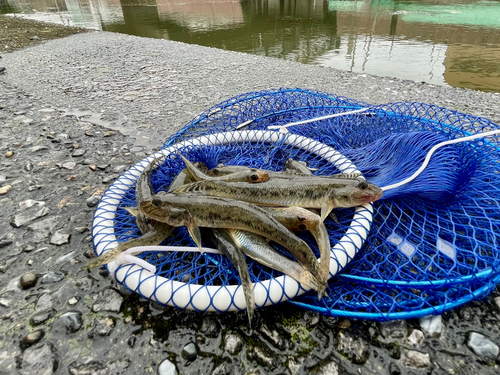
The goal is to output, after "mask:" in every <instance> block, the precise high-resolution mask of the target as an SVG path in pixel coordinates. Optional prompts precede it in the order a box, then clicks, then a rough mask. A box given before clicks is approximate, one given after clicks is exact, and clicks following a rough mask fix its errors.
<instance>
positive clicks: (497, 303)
mask: <svg viewBox="0 0 500 375" xmlns="http://www.w3.org/2000/svg"><path fill="white" fill-rule="evenodd" d="M493 305H494V306H495V307H496V309H497V311H498V312H500V297H495V298H493Z"/></svg>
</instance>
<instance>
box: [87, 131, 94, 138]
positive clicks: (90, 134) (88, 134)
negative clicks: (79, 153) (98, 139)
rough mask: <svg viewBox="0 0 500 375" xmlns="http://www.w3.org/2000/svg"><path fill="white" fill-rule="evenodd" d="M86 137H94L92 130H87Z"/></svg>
mask: <svg viewBox="0 0 500 375" xmlns="http://www.w3.org/2000/svg"><path fill="white" fill-rule="evenodd" d="M85 135H86V136H87V137H93V136H94V133H92V132H91V131H90V130H85Z"/></svg>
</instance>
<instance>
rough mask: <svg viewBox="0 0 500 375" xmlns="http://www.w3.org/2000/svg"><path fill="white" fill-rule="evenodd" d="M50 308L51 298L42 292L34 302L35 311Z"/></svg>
mask: <svg viewBox="0 0 500 375" xmlns="http://www.w3.org/2000/svg"><path fill="white" fill-rule="evenodd" d="M51 309H52V298H50V294H48V293H44V294H42V295H41V296H40V298H38V301H37V303H36V308H35V312H40V311H44V310H51Z"/></svg>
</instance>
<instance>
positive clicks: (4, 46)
mask: <svg viewBox="0 0 500 375" xmlns="http://www.w3.org/2000/svg"><path fill="white" fill-rule="evenodd" d="M0 25H1V27H0V53H5V52H12V51H16V50H19V49H22V48H26V47H29V46H34V45H37V44H40V43H42V42H44V41H47V40H51V39H58V38H63V37H65V36H68V35H72V34H76V33H83V32H87V31H89V30H87V29H82V28H79V27H70V26H62V25H57V24H54V23H46V22H40V21H35V20H28V19H25V18H21V17H15V16H14V17H12V16H5V15H1V14H0ZM0 63H1V62H0ZM0 65H1V64H0Z"/></svg>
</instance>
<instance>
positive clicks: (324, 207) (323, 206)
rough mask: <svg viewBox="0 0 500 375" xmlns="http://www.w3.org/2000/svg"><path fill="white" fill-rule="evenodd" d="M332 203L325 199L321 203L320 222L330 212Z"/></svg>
mask: <svg viewBox="0 0 500 375" xmlns="http://www.w3.org/2000/svg"><path fill="white" fill-rule="evenodd" d="M332 210H333V204H331V203H330V202H328V201H325V202H323V203H322V204H321V222H324V221H325V219H326V217H327V216H328V215H329V214H330V212H332Z"/></svg>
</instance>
